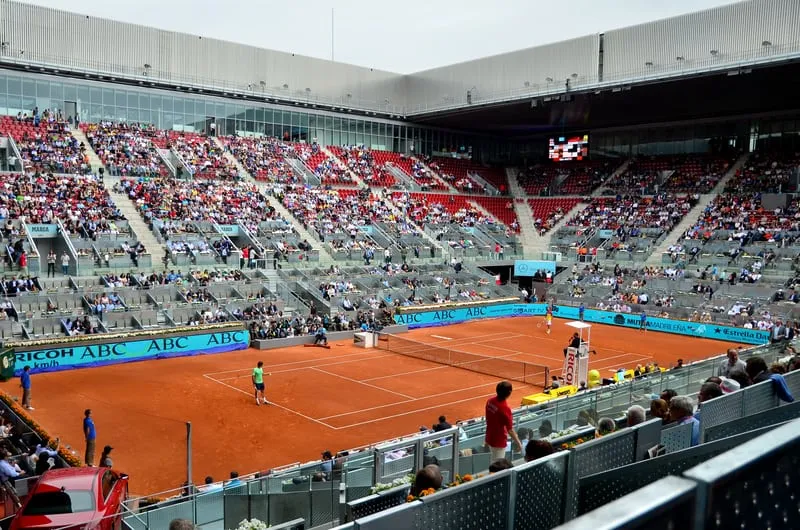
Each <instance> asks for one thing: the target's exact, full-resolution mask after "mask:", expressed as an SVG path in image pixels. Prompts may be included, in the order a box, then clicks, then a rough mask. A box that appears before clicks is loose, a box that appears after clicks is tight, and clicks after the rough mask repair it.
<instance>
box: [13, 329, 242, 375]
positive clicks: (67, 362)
mask: <svg viewBox="0 0 800 530" xmlns="http://www.w3.org/2000/svg"><path fill="white" fill-rule="evenodd" d="M249 345H250V332H248V331H247V330H236V331H225V332H219V333H204V334H199V335H185V336H177V337H153V338H151V339H143V340H135V341H128V342H111V343H105V344H87V345H78V344H75V345H68V346H63V347H54V348H50V349H41V350H33V351H17V352H16V364H15V366H14V371H15V374H16V375H19V374H20V373H21V372H22V369H23V368H24V367H25V366H26V365H27V366H30V367H31V371H32V372H35V373H38V372H57V371H60V370H69V369H72V368H87V367H90V366H103V365H106V364H112V363H124V362H130V361H144V360H147V359H163V358H167V357H180V356H184V355H198V354H204V353H219V352H225V351H232V350H243V349H245V348H247V347H248V346H249Z"/></svg>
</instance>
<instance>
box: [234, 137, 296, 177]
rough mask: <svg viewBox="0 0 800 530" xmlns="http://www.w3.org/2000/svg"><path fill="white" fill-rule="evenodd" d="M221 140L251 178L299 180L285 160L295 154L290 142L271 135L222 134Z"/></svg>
mask: <svg viewBox="0 0 800 530" xmlns="http://www.w3.org/2000/svg"><path fill="white" fill-rule="evenodd" d="M221 140H222V141H223V143H224V144H225V146H226V148H228V149H229V150H230V151H231V153H232V154H233V156H234V157H235V158H236V159H237V160H238V161H239V162H240V163H241V164H242V165H243V166H244V167H245V169H247V171H248V172H249V173H250V175H252V176H253V178H255V179H257V180H263V181H267V182H278V183H283V184H289V183H297V182H299V180H298V178H297V176H296V175H295V174H294V171H293V169H292V167H291V166H290V165H289V163H288V162H287V161H286V159H287V158H289V157H294V156H295V151H294V147H293V146H292V145H291V144H289V143H286V142H282V141H280V140H278V139H277V138H272V137H260V138H243V137H241V136H224V137H222V138H221Z"/></svg>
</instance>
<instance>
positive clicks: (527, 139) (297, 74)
mask: <svg viewBox="0 0 800 530" xmlns="http://www.w3.org/2000/svg"><path fill="white" fill-rule="evenodd" d="M0 24H2V41H1V42H0V66H2V68H3V69H4V70H3V71H2V72H0V112H2V113H7V114H12V115H15V114H17V113H18V112H29V111H30V110H31V109H32V108H34V107H36V106H38V107H39V108H40V109H44V108H57V109H63V110H64V112H65V115H67V116H71V115H75V116H78V117H79V119H80V120H81V121H84V122H86V121H93V122H94V121H99V120H106V119H107V120H114V121H129V122H148V123H153V124H154V125H156V126H157V127H158V128H161V129H176V130H187V131H206V132H208V131H209V130H210V129H211V128H212V124H213V129H214V130H215V132H216V133H217V134H235V133H236V134H258V135H260V134H264V135H274V136H278V137H288V138H290V139H296V140H299V139H309V140H310V139H311V138H317V139H319V141H320V143H322V144H324V145H341V144H365V145H367V146H371V147H373V148H376V149H385V150H392V151H399V152H416V153H425V154H430V153H433V152H437V151H445V150H446V151H451V150H452V149H453V148H454V147H455V148H456V149H459V150H463V151H465V152H468V151H471V152H472V154H473V155H474V156H475V157H476V158H478V159H482V160H487V161H488V160H495V161H501V160H508V159H510V158H511V157H513V156H515V155H519V154H520V153H523V154H532V155H538V154H540V152H541V149H543V143H542V142H540V141H537V138H539V137H540V136H542V135H546V134H551V133H552V132H554V131H558V132H570V131H576V132H586V131H587V130H588V128H592V130H593V133H595V137H594V138H593V146H594V147H595V149H599V151H596V152H605V153H608V154H613V153H615V152H616V153H619V152H621V151H628V152H629V153H632V154H636V153H637V152H638V151H637V148H636V146H637V145H640V144H648V143H649V144H653V143H654V142H655V144H656V145H657V146H656V147H655V149H656V150H658V149H661V150H663V149H664V148H666V149H677V150H682V151H703V150H706V149H708V148H709V147H708V145H709V143H708V139H709V138H711V137H716V138H720V137H722V138H729V139H731V141H751V143H752V136H753V132H754V131H753V124H752V123H750V122H748V123H744V122H743V121H742V120H741V119H738V117H739V116H741V115H748V116H750V117H753V116H759V118H758V119H759V122H758V123H759V124H767V125H765V126H762V127H761V129H763V128H764V127H766V129H765V130H766V131H767V132H766V134H767V135H772V134H774V131H773V129H775V128H776V127H777V129H778V132H780V133H783V132H787V133H796V132H797V131H800V126H798V124H797V122H796V120H792V121H791V122H787V120H786V111H787V108H789V107H787V106H786V105H784V104H783V100H782V99H781V98H777V97H776V95H775V94H774V93H772V94H770V95H769V96H765V97H762V98H760V99H759V96H761V94H759V93H753V92H752V90H756V91H757V90H758V89H759V87H760V88H761V89H763V87H764V86H765V81H764V80H762V79H761V78H759V75H762V74H760V72H773V74H774V72H776V71H780V69H782V68H783V69H789V70H786V71H781V72H780V74H779V78H780V79H781V80H782V82H779V83H778V84H777V85H774V86H783V87H787V86H788V85H789V84H788V83H786V82H785V80H786V79H788V78H790V77H787V75H788V76H791V75H793V74H797V70H796V69H795V67H796V64H795V61H797V60H798V59H800V34H798V32H797V28H798V27H800V4H798V3H797V2H796V1H794V0H749V1H745V2H740V3H736V4H732V5H728V6H724V7H720V8H716V9H710V10H706V11H702V12H697V13H692V14H688V15H683V16H679V17H674V18H669V19H664V20H659V21H655V22H650V23H646V24H641V25H638V26H632V27H628V28H622V29H618V30H613V31H607V32H604V33H598V34H593V35H587V36H585V37H580V38H577V39H572V40H568V41H564V42H558V43H553V44H548V45H544V46H537V47H533V48H528V49H525V50H519V51H515V52H511V53H506V54H501V55H496V56H492V57H486V58H482V59H478V60H473V61H468V62H464V63H459V64H454V65H450V66H445V67H442V68H436V69H432V70H427V71H423V72H417V73H414V74H410V75H400V74H395V73H391V72H385V71H380V70H376V69H372V68H363V67H358V66H353V65H348V64H342V63H336V62H332V61H327V60H322V59H316V58H310V57H303V56H299V55H295V54H292V53H285V52H277V51H271V50H265V49H259V48H255V47H251V46H245V45H240V44H234V43H230V42H224V41H220V40H215V39H208V38H205V37H202V36H196V35H188V34H182V33H176V32H170V31H164V30H159V29H155V28H149V27H144V26H139V25H134V24H128V23H123V22H116V21H111V20H105V19H99V18H94V17H90V16H85V15H80V14H75V13H69V12H66V11H60V10H55V9H50V8H43V7H38V6H33V5H29V4H25V3H20V2H14V1H10V0H2V2H0ZM81 36H84V37H85V38H81ZM737 76H738V77H747V78H749V79H750V81H749V83H751V84H753V85H755V87H756V88H755V89H753V88H748V87H743V88H742V89H743V90H750V91H751V99H752V100H755V101H762V102H763V103H764V108H761V107H760V106H756V107H752V108H751V107H745V106H743V105H741V102H739V104H736V105H728V106H727V107H726V108H724V109H720V112H715V114H716V116H715V118H714V120H708V119H707V120H706V121H704V122H702V126H701V127H700V128H699V129H698V123H699V122H698V120H700V119H701V118H702V111H703V109H705V110H706V111H708V110H709V109H712V110H716V109H714V102H716V101H718V100H719V99H720V98H722V95H721V94H720V93H719V92H716V93H715V89H714V88H713V86H709V85H708V83H714V80H717V81H718V82H722V81H724V82H725V83H727V84H728V85H726V86H729V85H730V83H731V82H732V80H733V79H734V78H735V77H737ZM676 80H680V82H682V83H692V82H694V83H700V84H698V85H696V87H694V88H693V86H692V85H691V84H687V85H683V88H681V89H676V88H675V86H674V82H676ZM747 82H748V81H744V83H747ZM766 84H769V85H770V88H771V89H772V88H774V86H773V85H771V83H768V82H767V83H766ZM748 86H749V85H748ZM701 87H704V88H701ZM662 90H663V91H666V92H667V93H668V94H670V95H671V96H672V97H673V98H677V97H678V94H681V93H682V94H691V97H689V98H686V99H685V100H684V101H683V102H682V104H681V105H680V110H681V111H680V112H676V111H675V110H674V109H673V110H669V111H665V112H663V113H662V114H663V115H659V114H658V113H657V112H656V113H654V112H653V111H654V110H655V109H656V108H657V107H666V106H667V105H666V104H665V103H666V102H665V101H664V99H663V97H659V96H658V94H659V91H662ZM709 91H711V93H707V92H709ZM735 92H737V93H738V91H735ZM637 98H640V99H642V102H641V109H638V108H634V109H632V108H631V107H630V102H632V101H636V100H637ZM787 98H788V94H787ZM767 100H771V101H772V102H773V104H774V105H778V106H780V107H781V108H780V109H778V110H780V112H781V116H780V120H779V125H777V126H773V125H771V124H772V123H773V122H774V121H775V120H772V119H771V114H770V113H771V112H773V111H774V110H775V109H773V108H772V107H770V106H769V105H768V104H767V103H768V101H767ZM620 101H625V105H624V106H622V107H620V104H619V102H620ZM788 104H789V103H787V105H788ZM689 107H691V108H692V109H694V110H692V111H691V112H687V111H686V108H689ZM676 117H679V118H680V119H682V120H686V121H687V123H692V124H693V125H692V126H691V127H688V128H687V127H685V126H681V127H679V128H678V129H679V130H680V131H681V133H680V134H679V135H678V136H680V138H675V135H676V127H675V124H674V123H673V124H667V123H666V122H671V121H673V120H674V119H675V118H676ZM654 120H655V121H660V122H664V123H665V131H666V132H664V133H663V134H661V135H660V136H659V135H658V134H656V135H655V136H653V129H652V126H649V129H648V133H647V134H648V135H649V137H647V138H645V137H643V136H642V135H641V134H638V133H634V134H630V127H631V124H632V123H636V122H638V121H642V122H643V123H644V122H651V123H652V122H653V121H654ZM720 120H727V122H725V123H728V125H727V126H725V125H724V124H723V122H721V121H720ZM765 120H766V121H765ZM620 127H624V128H625V133H624V134H623V135H621V134H620V130H621V129H620ZM758 130H759V127H758V126H756V131H758ZM675 141H678V142H679V145H678V146H677V147H676V146H675V145H672V146H671V147H670V145H671V144H674V143H675ZM665 146H666V147H665ZM646 150H647V149H645V151H646Z"/></svg>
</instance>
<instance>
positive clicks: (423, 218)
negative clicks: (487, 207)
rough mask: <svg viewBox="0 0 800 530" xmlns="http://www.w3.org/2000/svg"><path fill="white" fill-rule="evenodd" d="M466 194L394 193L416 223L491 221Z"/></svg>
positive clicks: (468, 223)
mask: <svg viewBox="0 0 800 530" xmlns="http://www.w3.org/2000/svg"><path fill="white" fill-rule="evenodd" d="M469 198H470V197H467V196H465V195H449V194H442V193H399V192H395V193H394V194H393V201H394V203H395V204H396V205H397V206H398V208H400V210H401V211H403V212H405V214H406V215H407V216H408V217H409V218H410V219H411V220H412V221H414V222H416V223H425V224H448V223H451V222H455V223H458V224H461V225H462V226H474V225H476V224H482V223H490V222H492V221H493V220H492V219H487V218H486V217H485V216H484V215H483V213H482V212H481V211H480V210H478V209H477V208H475V206H473V205H472V204H470V202H469V200H468V199H469Z"/></svg>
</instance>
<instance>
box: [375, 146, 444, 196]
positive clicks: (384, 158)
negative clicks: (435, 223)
mask: <svg viewBox="0 0 800 530" xmlns="http://www.w3.org/2000/svg"><path fill="white" fill-rule="evenodd" d="M372 154H373V157H374V158H375V163H376V164H377V165H378V166H379V167H383V166H385V165H387V164H389V165H392V166H395V167H396V168H398V169H399V170H400V171H402V172H403V173H405V174H406V175H408V176H410V177H411V178H412V179H413V180H414V181H415V182H416V183H417V184H419V185H420V187H422V188H423V189H425V190H430V191H437V190H446V189H447V186H445V185H444V184H442V182H441V181H439V180H438V179H437V178H436V177H435V176H434V175H433V174H432V173H433V172H432V171H429V170H426V169H425V168H424V167H423V165H422V163H420V162H419V160H416V159H413V158H411V157H408V156H406V155H403V154H400V153H394V152H392V151H380V150H375V149H373V150H372Z"/></svg>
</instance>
